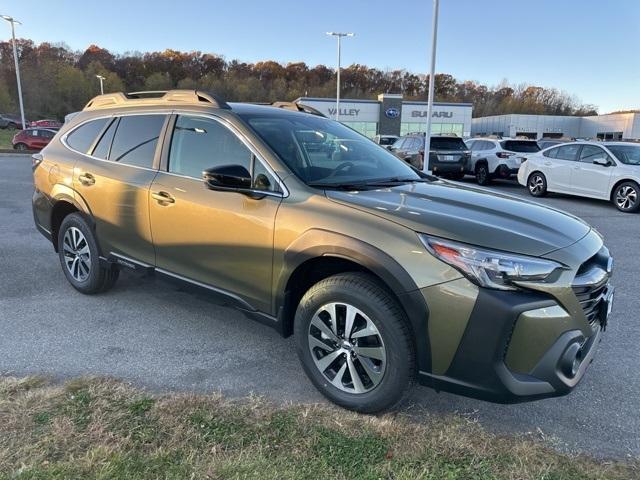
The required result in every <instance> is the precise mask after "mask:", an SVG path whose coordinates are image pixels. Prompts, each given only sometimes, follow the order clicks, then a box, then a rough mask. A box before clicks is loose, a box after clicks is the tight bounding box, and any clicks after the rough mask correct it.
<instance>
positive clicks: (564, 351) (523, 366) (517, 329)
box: [419, 288, 602, 403]
mask: <svg viewBox="0 0 640 480" xmlns="http://www.w3.org/2000/svg"><path fill="white" fill-rule="evenodd" d="M545 316H546V320H547V325H553V327H551V329H546V330H545V328H544V325H545V323H544V322H543V321H542V320H540V318H542V317H545ZM527 319H528V320H527ZM536 322H538V323H536ZM527 323H529V325H532V331H533V332H537V333H539V334H542V335H543V336H545V335H546V339H535V338H531V336H530V335H529V337H528V339H527V340H528V342H527V343H521V342H517V341H515V340H516V339H515V338H514V336H516V335H518V336H522V335H524V336H525V337H526V336H527V331H526V326H527ZM523 327H524V328H525V330H524V332H523V331H522V328H523ZM601 334H602V328H600V326H599V325H595V326H594V327H593V328H592V329H590V330H589V333H588V334H587V335H585V330H584V329H581V328H577V327H576V322H575V321H574V319H573V318H572V317H571V316H570V315H569V313H567V312H566V311H565V310H564V309H563V308H562V307H560V306H559V305H558V303H557V301H556V300H555V299H554V298H553V297H552V296H550V295H548V294H545V293H542V292H533V291H517V292H513V291H511V292H505V291H497V290H489V289H484V288H480V289H479V292H478V296H477V298H476V299H475V303H474V306H473V309H472V311H471V315H470V317H469V320H468V323H467V325H466V328H465V330H464V333H463V335H462V337H461V340H460V343H459V344H458V348H457V349H456V352H455V354H454V355H453V358H452V361H451V363H450V364H449V366H448V368H447V369H446V371H444V372H443V373H442V374H434V373H433V372H425V371H420V374H419V381H420V383H421V384H423V385H427V386H431V387H432V388H434V389H436V390H443V391H448V392H452V393H457V394H462V395H465V396H469V397H473V398H479V399H483V400H488V401H493V402H498V403H517V402H525V401H530V400H536V399H542V398H547V397H554V396H560V395H565V394H567V393H569V392H570V391H571V390H572V389H573V388H574V387H575V386H576V385H577V384H578V383H579V381H580V380H581V379H582V377H583V376H584V373H585V371H586V369H587V367H588V365H589V364H590V363H591V361H592V359H593V356H594V355H595V351H596V346H597V345H598V343H599V342H600V337H601ZM512 340H513V341H512ZM431 341H432V342H434V341H437V340H435V339H431ZM539 345H543V346H544V348H543V349H542V350H540V348H539ZM513 348H516V349H518V350H521V349H527V351H526V352H523V351H515V352H514V351H513V350H512V349H513ZM529 349H530V351H529ZM523 353H524V355H523ZM578 357H579V358H578ZM523 358H524V359H525V360H523ZM576 358H578V361H577V363H576V364H573V363H571V362H572V361H573V360H574V359H576ZM532 359H533V361H532Z"/></svg>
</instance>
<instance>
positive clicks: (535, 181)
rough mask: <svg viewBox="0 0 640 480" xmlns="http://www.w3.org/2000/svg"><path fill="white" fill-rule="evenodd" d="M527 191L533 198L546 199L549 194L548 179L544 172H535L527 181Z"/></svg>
mask: <svg viewBox="0 0 640 480" xmlns="http://www.w3.org/2000/svg"><path fill="white" fill-rule="evenodd" d="M527 190H529V193H530V194H531V196H533V197H544V196H545V195H546V194H547V177H545V176H544V173H542V172H533V173H532V174H531V175H529V178H528V179H527Z"/></svg>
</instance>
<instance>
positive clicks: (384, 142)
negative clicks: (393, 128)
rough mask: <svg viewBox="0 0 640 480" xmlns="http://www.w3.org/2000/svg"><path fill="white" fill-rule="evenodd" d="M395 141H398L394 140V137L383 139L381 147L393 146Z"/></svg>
mask: <svg viewBox="0 0 640 480" xmlns="http://www.w3.org/2000/svg"><path fill="white" fill-rule="evenodd" d="M395 141H396V139H395V138H393V137H391V138H389V137H381V138H380V145H391V144H393V142H395Z"/></svg>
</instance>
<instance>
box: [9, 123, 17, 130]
mask: <svg viewBox="0 0 640 480" xmlns="http://www.w3.org/2000/svg"><path fill="white" fill-rule="evenodd" d="M7 128H8V129H9V130H15V129H16V128H18V125H16V124H15V123H13V122H9V124H8V125H7Z"/></svg>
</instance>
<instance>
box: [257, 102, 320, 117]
mask: <svg viewBox="0 0 640 480" xmlns="http://www.w3.org/2000/svg"><path fill="white" fill-rule="evenodd" d="M268 105H271V106H272V107H276V108H284V109H286V110H293V111H295V112H304V113H310V114H311V115H317V116H319V117H326V115H325V114H324V113H322V112H321V111H320V110H316V109H315V108H313V107H310V106H309V105H305V104H303V103H296V102H271V103H269V104H268Z"/></svg>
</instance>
